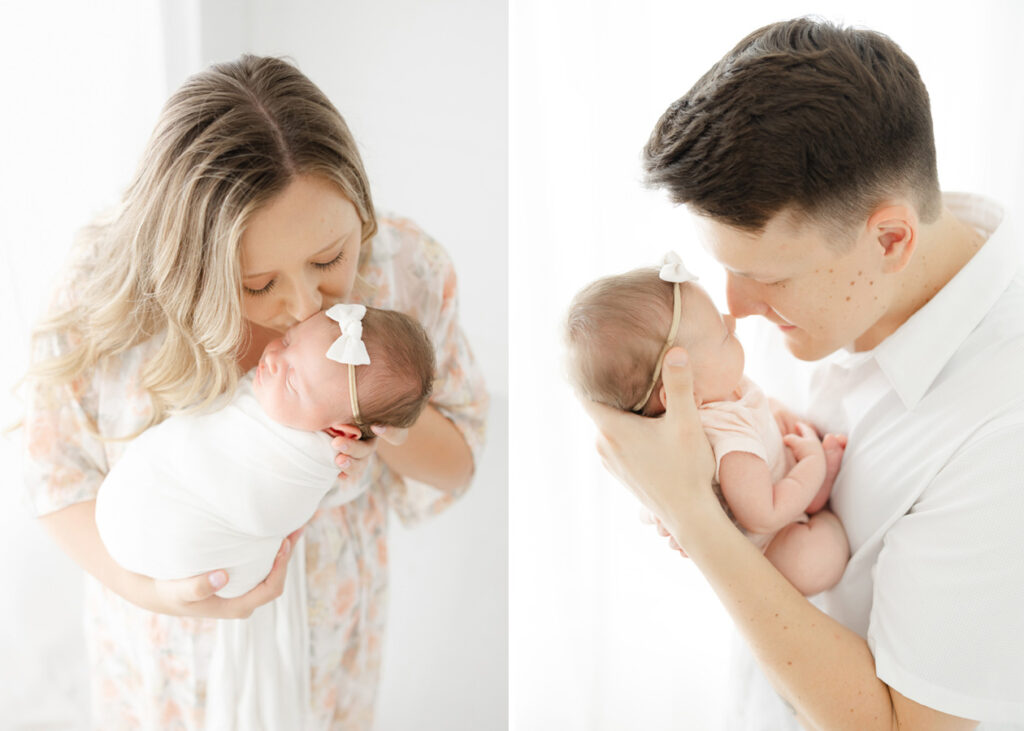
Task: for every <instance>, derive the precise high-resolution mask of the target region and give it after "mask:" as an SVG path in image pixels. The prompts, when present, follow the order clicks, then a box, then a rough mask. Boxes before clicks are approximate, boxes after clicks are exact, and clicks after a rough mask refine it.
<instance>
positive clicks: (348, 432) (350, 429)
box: [327, 424, 363, 439]
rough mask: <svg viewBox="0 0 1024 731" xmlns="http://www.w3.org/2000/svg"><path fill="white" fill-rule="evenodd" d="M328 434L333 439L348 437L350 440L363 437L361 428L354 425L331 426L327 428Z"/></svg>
mask: <svg viewBox="0 0 1024 731" xmlns="http://www.w3.org/2000/svg"><path fill="white" fill-rule="evenodd" d="M327 432H328V433H329V434H330V435H331V436H332V437H348V438H349V439H359V437H361V436H363V433H362V432H361V431H360V430H359V427H358V426H353V425H352V424H331V425H330V426H329V427H327Z"/></svg>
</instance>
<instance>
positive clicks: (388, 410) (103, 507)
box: [96, 305, 434, 597]
mask: <svg viewBox="0 0 1024 731" xmlns="http://www.w3.org/2000/svg"><path fill="white" fill-rule="evenodd" d="M433 380H434V351H433V348H432V346H431V344H430V340H429V338H428V337H427V334H426V333H425V332H424V330H423V328H422V327H421V326H420V324H419V323H417V322H416V321H415V320H413V319H412V318H410V317H408V316H407V315H404V314H402V313H399V312H393V311H390V310H378V309H373V308H366V307H363V306H362V305H335V306H334V307H332V308H331V309H329V310H327V311H326V312H320V313H317V314H316V315H314V316H312V317H310V318H309V319H308V320H306V321H305V322H302V323H300V324H298V325H296V326H295V327H293V328H291V329H290V330H289V331H288V332H287V333H286V334H285V335H284V337H282V338H278V339H277V340H274V341H273V342H271V343H270V344H269V345H267V347H266V348H265V349H264V351H263V355H262V356H261V358H260V362H259V365H258V366H257V367H256V368H254V369H253V370H251V371H249V372H248V373H247V374H246V375H245V376H243V377H242V379H241V381H240V383H239V386H238V389H237V392H236V394H235V397H234V398H233V399H232V400H231V402H230V403H229V404H228V405H227V406H225V407H224V408H223V409H221V410H219V411H216V412H214V413H209V414H199V415H179V416H172V417H170V418H168V419H166V420H165V421H163V422H162V423H160V424H158V425H156V426H154V427H152V428H151V429H148V430H147V431H146V432H144V433H143V434H142V435H140V436H139V437H138V438H137V439H135V440H134V441H133V442H132V443H131V444H130V445H129V446H128V447H127V448H126V450H125V452H124V455H123V456H122V457H121V459H120V460H119V461H118V462H117V463H116V464H115V466H114V467H113V469H111V470H110V472H109V474H108V475H107V477H106V479H104V481H103V485H102V486H101V488H100V491H99V494H98V496H97V499H96V524H97V527H98V528H99V532H100V537H101V538H102V539H103V542H104V544H105V545H106V547H107V550H108V551H109V552H110V555H111V556H112V557H113V558H114V560H116V561H117V562H118V563H119V564H121V565H122V566H124V567H125V568H126V569H129V570H130V571H135V572H136V573H140V574H144V575H146V576H151V577H153V578H156V579H178V578H184V577H189V576H195V575H197V574H201V573H204V572H206V571H212V570H214V569H226V570H227V572H228V576H229V581H228V584H227V585H226V586H225V587H224V588H223V589H221V590H220V591H219V592H217V594H218V595H219V596H222V597H235V596H239V595H241V594H244V593H246V592H247V591H249V590H250V589H252V588H253V587H254V586H256V584H258V583H259V582H261V581H262V580H263V579H264V578H266V576H267V574H268V573H270V569H271V567H272V566H273V563H274V558H275V556H276V554H277V551H278V549H279V548H280V546H281V541H282V540H284V538H285V536H287V535H288V534H289V533H291V532H292V531H294V530H295V529H297V528H299V527H300V526H301V525H303V524H304V523H305V522H306V521H307V520H309V518H310V517H311V516H312V515H313V513H314V512H316V510H317V508H318V506H319V505H320V504H321V501H322V500H323V499H324V497H325V495H327V494H328V492H330V493H331V495H330V497H329V498H328V500H329V502H330V503H331V504H339V503H341V502H347V501H348V500H351V499H353V498H355V497H357V496H358V494H359V493H360V492H361V491H362V489H365V488H363V487H362V486H358V485H354V486H348V487H347V492H346V486H344V485H343V484H341V483H339V482H338V479H337V474H338V469H337V467H335V465H334V458H335V455H336V452H335V450H334V449H333V448H332V447H331V439H332V437H331V436H330V435H329V434H328V433H327V430H332V431H333V432H335V433H343V434H345V435H347V436H350V437H353V438H359V437H360V436H362V437H363V438H373V433H372V432H371V431H370V425H372V424H380V425H385V426H396V427H408V426H411V425H412V424H413V423H414V422H415V421H416V418H417V417H418V415H419V413H420V411H422V409H423V406H424V405H425V404H426V403H427V398H428V397H429V395H430V391H431V388H432V386H433ZM325 502H326V501H325Z"/></svg>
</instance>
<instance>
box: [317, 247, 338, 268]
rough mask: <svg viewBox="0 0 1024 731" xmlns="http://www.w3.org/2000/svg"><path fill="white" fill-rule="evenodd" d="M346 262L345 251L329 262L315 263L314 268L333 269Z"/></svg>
mask: <svg viewBox="0 0 1024 731" xmlns="http://www.w3.org/2000/svg"><path fill="white" fill-rule="evenodd" d="M344 260H345V249H342V250H341V251H339V252H338V255H337V256H336V257H334V258H333V259H331V260H330V261H328V262H313V266H315V267H316V268H317V269H325V270H326V269H333V268H334V267H336V266H337V265H338V264H341V262H342V261H344Z"/></svg>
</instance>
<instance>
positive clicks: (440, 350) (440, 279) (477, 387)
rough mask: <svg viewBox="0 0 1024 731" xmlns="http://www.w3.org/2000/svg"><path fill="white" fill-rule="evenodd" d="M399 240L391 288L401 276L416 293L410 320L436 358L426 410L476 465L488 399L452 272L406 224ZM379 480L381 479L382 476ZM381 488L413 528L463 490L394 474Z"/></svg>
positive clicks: (432, 245)
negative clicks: (450, 430) (461, 442)
mask: <svg viewBox="0 0 1024 731" xmlns="http://www.w3.org/2000/svg"><path fill="white" fill-rule="evenodd" d="M394 228H395V230H397V231H398V232H399V236H400V238H401V249H402V250H403V251H402V254H400V255H398V256H397V257H396V266H400V267H402V268H403V272H402V274H401V275H399V274H397V273H396V277H395V279H396V282H400V281H401V278H402V277H403V276H405V277H411V278H413V279H415V280H417V281H415V282H407V283H406V286H405V287H404V288H403V289H404V290H405V291H407V292H417V293H419V294H418V295H417V296H416V298H415V300H416V301H412V302H408V303H406V304H407V307H406V309H407V310H408V311H409V314H412V315H413V316H415V317H417V319H418V320H419V321H420V323H421V324H422V325H423V327H424V328H425V329H426V331H427V334H428V335H429V336H430V339H431V341H432V342H433V343H434V352H435V356H436V358H437V378H436V380H435V381H434V392H433V394H432V396H431V398H430V404H431V405H432V406H434V407H435V408H437V410H438V411H439V412H440V413H441V414H442V415H443V416H444V417H445V418H447V419H448V420H449V421H451V422H452V424H454V425H455V428H456V429H458V430H459V433H460V434H461V435H462V437H463V438H464V439H465V440H466V444H467V445H468V446H469V449H470V451H471V452H472V456H473V460H474V464H478V463H479V460H480V456H481V454H482V452H483V448H484V439H485V431H486V422H487V406H488V395H487V391H486V387H485V385H484V380H483V374H482V372H481V370H480V367H479V366H478V365H477V362H476V359H475V358H474V357H473V351H472V349H471V348H470V346H469V342H468V341H467V340H466V336H465V334H464V333H463V332H462V329H461V327H460V326H459V317H458V313H459V306H458V292H457V287H456V275H455V268H454V266H453V265H452V262H451V259H450V258H449V256H448V253H447V252H446V251H445V250H444V249H443V248H442V247H441V245H440V244H438V243H437V242H436V241H434V240H433V239H432V238H430V237H429V236H427V235H426V234H425V233H423V232H422V231H421V230H420V229H418V228H417V227H415V225H413V224H411V223H410V222H408V221H399V222H396V223H395V224H394ZM382 477H384V476H382ZM390 477H391V479H388V478H387V477H384V479H382V481H381V482H382V485H383V487H384V489H385V492H386V493H387V497H388V501H389V503H390V505H391V507H392V508H394V510H395V512H396V513H397V514H398V516H399V517H400V518H401V519H402V522H403V523H406V524H412V523H415V522H418V521H419V520H422V519H424V518H426V517H428V516H430V515H434V514H437V513H439V512H441V511H442V510H444V509H445V508H446V507H448V506H449V505H451V503H452V502H454V501H455V500H456V499H457V498H458V497H459V496H461V495H462V493H464V492H465V490H466V489H467V488H468V485H467V486H466V487H463V488H461V489H459V490H456V491H444V490H439V489H437V488H435V487H432V486H431V485H427V484H425V483H422V482H418V481H416V480H412V479H409V478H402V477H399V476H397V475H395V474H394V473H392V474H391V476H390Z"/></svg>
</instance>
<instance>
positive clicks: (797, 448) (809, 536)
mask: <svg viewBox="0 0 1024 731" xmlns="http://www.w3.org/2000/svg"><path fill="white" fill-rule="evenodd" d="M695 279H696V277H694V276H692V275H691V274H689V272H687V271H686V270H685V268H684V267H683V265H682V262H681V261H679V258H678V257H677V256H675V255H672V254H670V255H669V256H668V257H666V264H665V266H663V267H662V269H661V271H660V272H659V271H658V270H657V269H653V268H651V269H637V270H635V271H632V272H628V273H626V274H622V275H619V276H614V277H606V278H604V279H600V280H598V281H596V282H594V283H592V284H590V285H589V286H587V287H586V288H584V289H583V290H582V291H581V292H580V293H579V294H578V295H576V298H575V299H574V300H573V303H572V305H571V307H570V311H569V318H568V326H567V330H566V340H567V344H568V349H569V370H570V379H571V380H572V382H573V385H574V386H575V388H576V390H577V391H578V393H579V394H580V395H581V396H582V397H583V398H587V399H591V400H594V401H598V402H600V403H604V404H608V405H610V406H613V407H615V408H618V409H622V410H624V411H632V412H635V413H638V414H642V415H644V416H652V417H653V416H658V415H660V414H662V413H664V411H665V407H666V404H665V389H664V387H663V386H662V385H661V379H660V371H661V362H662V360H663V359H664V357H665V353H666V352H668V350H669V348H671V347H673V346H675V345H679V346H682V347H683V348H685V349H686V352H687V353H688V355H689V361H690V364H691V368H692V371H693V390H694V397H695V399H696V401H697V406H698V411H699V414H700V418H701V423H702V425H703V427H704V432H705V434H706V435H707V437H708V441H709V442H710V443H711V448H712V450H713V452H714V455H715V463H716V470H715V483H714V489H715V492H716V494H717V495H718V498H719V500H720V501H721V502H722V506H723V507H724V508H725V510H726V512H727V513H728V514H729V517H730V518H731V519H732V520H733V522H734V523H735V524H736V525H737V527H739V528H740V530H742V531H743V532H744V534H745V535H747V536H748V537H749V538H750V540H751V541H752V542H753V543H754V544H755V545H756V546H757V547H758V548H760V549H761V550H762V551H763V552H764V554H765V556H766V557H767V558H768V560H770V561H771V562H772V563H773V564H774V565H775V567H776V568H777V569H778V570H779V572H780V573H782V575H783V576H785V577H786V578H787V579H788V580H789V581H790V583H792V584H793V585H794V586H795V587H796V588H797V589H799V590H800V591H801V592H802V593H803V594H805V595H808V596H809V595H812V594H817V593H818V592H821V591H824V590H825V589H828V588H830V587H832V586H834V585H835V584H836V582H838V581H839V579H840V577H841V576H842V574H843V571H844V569H845V566H846V561H847V559H848V558H849V544H848V542H847V539H846V533H845V531H844V530H843V527H842V525H841V524H840V522H839V519H838V518H836V517H835V515H833V514H832V513H831V512H830V511H828V510H821V508H822V507H823V506H824V504H825V503H826V501H827V500H828V495H829V492H830V491H831V487H832V486H831V480H829V481H828V482H826V472H827V470H826V453H825V450H826V449H828V451H829V453H830V455H829V456H830V458H831V459H832V460H835V461H838V459H839V458H841V455H842V450H843V448H844V447H845V439H844V438H842V437H835V436H831V435H829V436H828V437H826V442H825V446H824V448H823V446H822V442H821V441H820V440H819V439H818V436H817V434H816V433H815V432H814V430H813V429H812V428H811V427H809V426H807V425H806V424H799V425H798V426H797V432H796V433H791V434H786V435H783V434H782V431H781V430H780V428H779V425H778V422H777V421H776V418H775V416H774V415H773V413H772V411H771V409H770V407H769V404H768V400H767V399H766V398H765V395H764V393H763V392H762V391H761V390H760V389H759V388H758V387H757V386H756V385H755V384H754V383H753V382H752V381H750V380H749V379H748V378H746V377H745V376H744V375H743V365H744V356H743V347H742V346H741V345H740V342H739V340H737V339H736V336H735V334H734V329H735V325H736V320H735V318H733V317H730V316H728V315H726V316H725V317H723V316H722V315H721V314H720V313H719V312H718V310H717V309H716V308H715V306H714V304H713V303H712V301H711V298H710V297H709V296H708V294H707V292H705V291H704V290H703V289H702V288H701V287H699V286H697V285H696V284H694V283H693V280H695ZM787 446H788V447H789V448H790V449H788V450H787V449H786V447H787ZM815 511H819V512H816V514H815V515H813V517H808V515H807V513H808V512H815Z"/></svg>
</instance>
